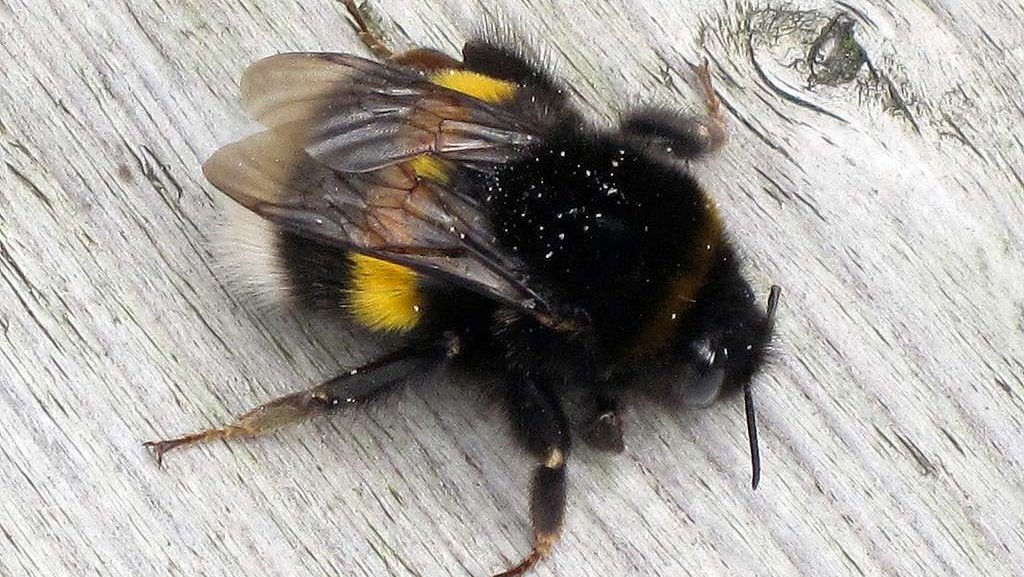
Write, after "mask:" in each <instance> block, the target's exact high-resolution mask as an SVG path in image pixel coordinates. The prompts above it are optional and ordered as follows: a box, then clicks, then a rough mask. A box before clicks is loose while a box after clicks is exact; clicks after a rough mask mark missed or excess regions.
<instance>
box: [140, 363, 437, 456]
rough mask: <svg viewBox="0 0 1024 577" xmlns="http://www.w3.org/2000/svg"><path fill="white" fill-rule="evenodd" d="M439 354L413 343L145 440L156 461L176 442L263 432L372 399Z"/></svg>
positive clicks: (179, 443) (193, 441) (424, 365)
mask: <svg viewBox="0 0 1024 577" xmlns="http://www.w3.org/2000/svg"><path fill="white" fill-rule="evenodd" d="M438 356H439V355H438V353H437V352H436V351H434V350H433V349H424V348H423V347H420V346H415V345H409V346H406V347H403V348H401V349H398V350H397V351H395V352H393V353H390V354H388V355H385V356H383V357H381V358H379V359H377V360H375V361H373V362H371V363H368V364H366V365H363V366H361V367H359V368H356V369H352V370H350V371H349V372H347V373H345V374H342V375H339V376H337V377H334V378H332V379H329V380H327V381H325V382H323V383H322V384H320V385H318V386H316V387H313V388H311V389H306V390H304V391H298V392H295V393H291V394H288V395H284V396H282V397H278V398H276V399H274V400H272V401H270V402H268V403H264V404H262V405H260V406H258V407H256V408H254V409H251V410H249V411H247V412H246V413H245V414H243V415H242V416H241V417H239V418H238V419H237V420H235V421H234V422H233V423H229V424H227V425H224V426H223V427H218V428H216V429H206V430H204V431H199V432H196V433H190V434H188V435H182V436H180V437H176V438H173V439H166V440H161V441H147V442H145V443H143V445H145V446H146V447H149V448H150V449H152V451H153V454H154V455H155V456H156V460H157V463H158V464H162V463H163V456H164V453H166V452H167V451H170V450H172V449H176V448H178V447H186V446H189V445H194V444H196V443H205V442H209V441H216V440H219V439H225V440H227V439H237V438H244V437H255V436H257V435H262V434H264V433H268V432H270V431H273V430H275V429H278V428H280V427H282V426H284V425H287V424H290V423H295V422H298V421H301V420H304V419H308V418H310V417H314V416H317V415H322V414H324V413H326V412H328V411H329V410H330V409H333V408H335V407H339V406H343V405H350V404H353V403H357V402H362V401H366V400H369V399H370V398H371V397H373V396H374V395H375V394H376V393H379V392H381V391H382V390H383V389H385V388H387V387H389V386H391V385H394V384H397V383H400V382H402V381H405V380H406V379H407V378H409V377H411V376H412V375H413V374H415V373H417V372H419V371H421V370H422V369H424V368H425V367H426V366H428V365H430V364H433V363H434V362H436V361H437V359H438Z"/></svg>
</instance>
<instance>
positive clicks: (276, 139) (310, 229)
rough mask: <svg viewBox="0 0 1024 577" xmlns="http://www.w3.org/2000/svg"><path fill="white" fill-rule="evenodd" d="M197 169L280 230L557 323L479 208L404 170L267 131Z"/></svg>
mask: <svg viewBox="0 0 1024 577" xmlns="http://www.w3.org/2000/svg"><path fill="white" fill-rule="evenodd" d="M203 172H204V174H205V175H206V177H207V179H208V180H209V181H210V182H211V183H212V184H213V185H214V186H216V187H217V188H219V189H220V190H221V191H223V192H224V193H226V194H227V195H228V196H230V197H231V198H233V199H234V200H236V201H237V202H239V203H240V204H242V205H243V206H245V207H247V208H249V209H250V210H252V211H253V212H255V213H256V214H259V215H261V216H263V217H264V218H266V219H268V220H270V221H271V222H273V223H276V224H277V225H279V226H281V227H282V228H284V229H286V230H289V231H291V232H294V233H296V234H299V235H301V236H304V237H307V238H311V239H313V240H316V241H318V242H322V243H324V244H327V245H331V246H338V247H342V248H345V249H348V250H353V251H355V252H360V253H363V254H367V255H369V256H373V257H375V258H379V259H382V260H386V261H390V262H394V263H397V264H400V265H404V266H407V267H409V268H411V269H413V270H416V271H417V272H420V273H421V274H423V275H425V276H427V277H430V278H435V279H440V280H443V281H446V282H450V283H454V284H457V285H460V286H463V287H465V288H468V289H470V290H473V291H474V292H477V293H478V294H482V295H484V296H486V297H488V298H491V299H494V300H496V301H498V302H502V303H506V304H509V305H512V306H514V307H515V308H517V309H519V310H522V311H524V312H526V313H528V314H530V315H532V316H534V317H535V318H537V319H538V320H540V321H541V322H544V323H545V324H557V323H558V321H557V320H555V319H554V318H553V316H552V314H551V307H550V306H549V305H548V303H547V302H546V301H545V300H544V299H543V298H542V297H541V296H540V295H539V294H538V293H537V291H535V290H534V289H533V288H531V287H530V285H529V281H528V279H526V278H525V277H523V276H521V271H523V270H524V267H523V265H522V263H521V262H520V261H519V260H518V259H516V258H515V257H513V256H511V255H509V254H506V253H505V252H504V251H502V250H500V249H499V248H497V247H496V246H495V243H494V239H495V237H494V235H493V234H491V229H490V226H491V225H490V221H489V219H488V218H487V217H486V216H485V215H484V214H483V212H481V209H480V207H479V205H477V204H476V203H474V202H473V201H472V200H469V199H465V198H463V197H461V196H460V195H457V194H455V193H453V192H451V191H449V190H447V189H446V188H444V187H442V186H439V185H436V184H432V183H429V182H424V181H421V180H419V179H417V178H416V177H415V175H414V174H412V172H411V171H409V170H408V169H406V168H404V167H402V166H398V165H395V166H387V167H384V168H380V169H377V170H373V171H369V172H361V173H345V172H340V171H338V170H336V169H334V168H333V167H331V166H328V165H326V164H324V163H322V162H320V161H319V160H318V159H316V158H314V157H313V156H312V155H310V154H309V153H308V152H307V151H306V150H305V149H304V148H303V147H301V146H300V145H299V144H297V143H295V142H294V141H293V140H291V139H288V138H283V137H282V135H280V134H279V133H278V132H277V131H276V130H267V131H264V132H260V133H257V134H254V135H252V136H249V137H248V138H246V139H244V140H242V141H240V142H236V143H234V144H231V145H228V146H225V147H224V148H221V149H220V150H218V151H217V152H216V153H215V154H214V155H213V156H212V157H211V158H210V159H209V160H208V161H207V162H206V164H204V165H203Z"/></svg>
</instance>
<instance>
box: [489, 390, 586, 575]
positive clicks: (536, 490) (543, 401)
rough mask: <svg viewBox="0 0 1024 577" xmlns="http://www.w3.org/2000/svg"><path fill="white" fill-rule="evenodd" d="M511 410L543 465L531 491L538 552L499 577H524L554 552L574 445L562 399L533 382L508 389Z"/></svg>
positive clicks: (521, 435)
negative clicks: (567, 462)
mask: <svg viewBox="0 0 1024 577" xmlns="http://www.w3.org/2000/svg"><path fill="white" fill-rule="evenodd" d="M507 402H508V410H509V414H510V417H511V420H512V426H513V428H514V429H515V430H516V432H517V433H518V435H519V439H520V441H521V442H522V443H523V445H524V446H525V447H526V449H527V450H528V451H529V452H530V453H531V454H532V455H534V456H535V457H537V459H538V461H539V463H538V464H537V466H536V468H535V469H534V472H533V480H532V482H531V485H530V519H531V523H532V525H533V549H532V550H531V551H530V553H529V554H528V555H527V556H526V557H524V558H523V559H522V561H520V562H519V563H518V564H517V565H515V566H513V567H512V568H510V569H508V570H506V571H504V572H502V573H499V574H497V575H495V576H494V577H514V576H516V575H522V574H523V573H525V572H526V571H528V570H529V569H530V568H531V567H533V566H534V565H536V564H537V562H538V561H540V560H541V559H543V558H544V557H546V556H547V555H548V553H550V552H551V549H552V548H553V547H554V546H555V543H556V542H557V541H558V538H559V536H560V535H561V532H562V522H563V520H564V518H565V460H566V457H568V455H569V447H570V444H571V441H570V437H569V422H568V420H567V419H566V418H565V413H564V412H563V411H562V407H561V405H560V404H559V402H558V399H557V398H555V396H554V395H553V394H552V393H551V391H550V390H548V389H547V388H544V387H541V386H539V385H538V384H536V383H534V382H533V381H531V380H530V379H529V378H527V379H524V381H523V382H522V383H520V384H518V385H511V386H509V388H508V398H507Z"/></svg>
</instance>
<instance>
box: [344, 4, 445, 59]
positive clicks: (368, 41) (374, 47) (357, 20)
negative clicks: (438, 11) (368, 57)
mask: <svg viewBox="0 0 1024 577" xmlns="http://www.w3.org/2000/svg"><path fill="white" fill-rule="evenodd" d="M342 1H343V3H344V4H345V9H346V10H348V13H349V16H351V17H352V27H353V28H355V31H356V34H358V35H359V39H360V40H362V42H363V44H364V45H365V46H366V48H367V49H368V50H369V51H370V52H371V53H372V54H373V55H374V56H376V57H377V58H380V59H381V60H386V61H388V62H393V63H395V64H401V65H403V66H410V67H412V68H418V69H420V70H424V71H430V70H445V69H452V68H462V62H460V61H458V60H456V59H454V58H452V57H451V56H448V55H447V54H445V53H443V52H440V51H438V50H434V49H433V48H414V49H412V50H407V51H405V52H395V51H394V50H392V49H391V48H389V47H388V45H387V42H385V41H384V39H383V38H382V37H381V35H380V33H379V32H377V31H375V30H373V29H372V28H371V27H370V23H369V21H368V20H367V18H366V13H365V11H364V9H363V8H362V7H360V6H359V5H358V4H356V2H355V0H342Z"/></svg>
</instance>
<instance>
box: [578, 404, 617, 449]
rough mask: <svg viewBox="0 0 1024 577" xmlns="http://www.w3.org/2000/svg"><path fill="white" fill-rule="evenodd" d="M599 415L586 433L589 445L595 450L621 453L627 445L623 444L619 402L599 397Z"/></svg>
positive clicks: (585, 436)
mask: <svg viewBox="0 0 1024 577" xmlns="http://www.w3.org/2000/svg"><path fill="white" fill-rule="evenodd" d="M596 404H597V414H596V415H595V416H594V420H592V421H591V422H590V424H589V425H588V426H587V428H586V430H585V431H584V433H583V434H584V438H585V439H586V440H587V443H589V444H590V446H591V447H594V448H595V449H600V450H602V451H611V452H613V453H621V452H622V451H623V450H625V448H626V445H625V443H623V442H622V418H621V417H620V415H619V401H618V400H617V399H615V398H613V397H609V396H607V395H601V394H599V395H597V399H596Z"/></svg>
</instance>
